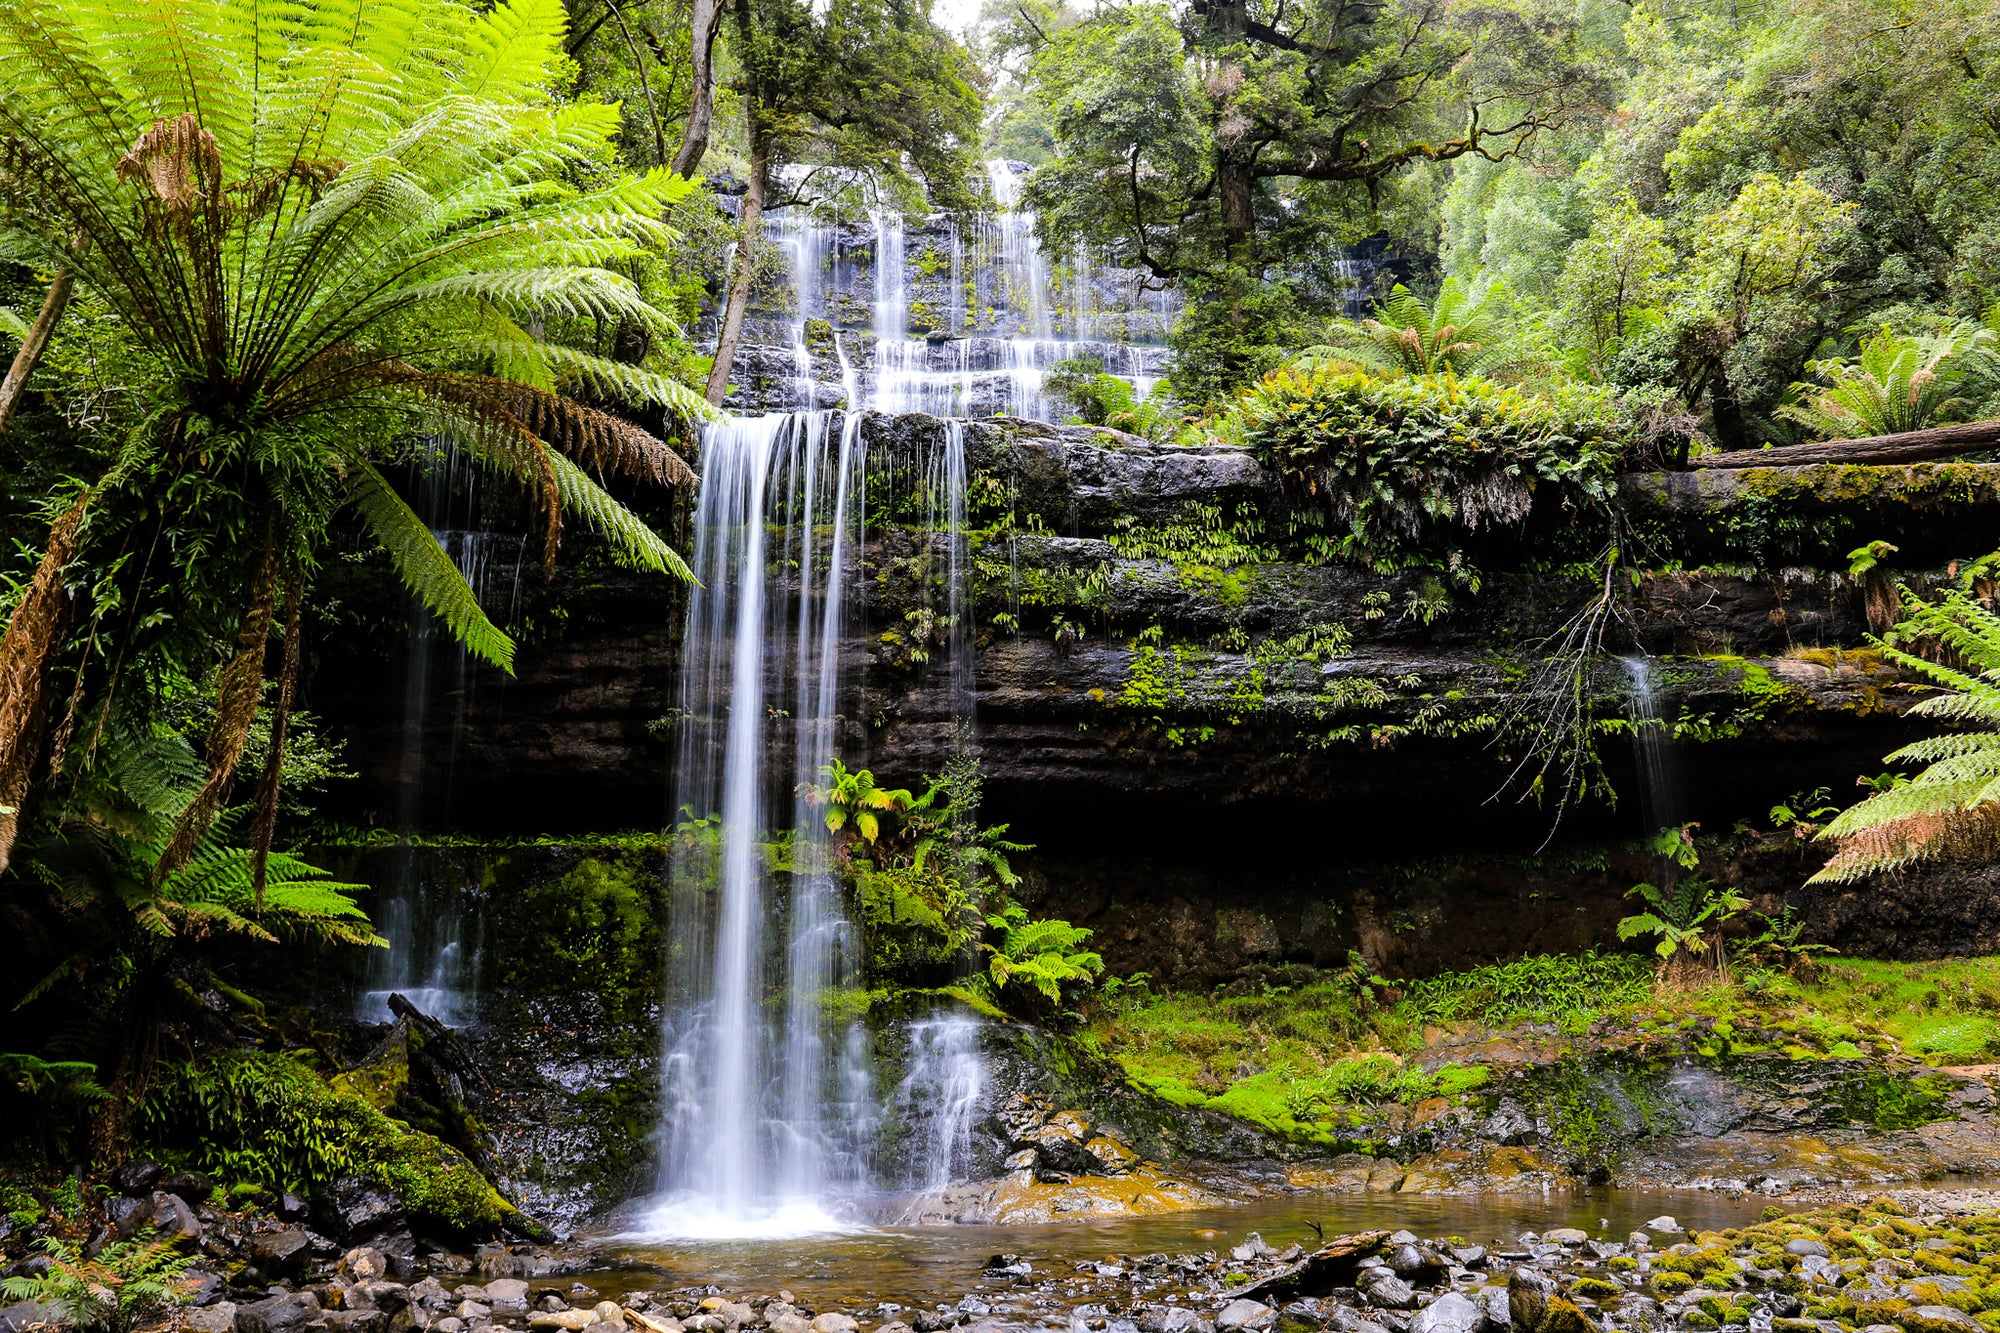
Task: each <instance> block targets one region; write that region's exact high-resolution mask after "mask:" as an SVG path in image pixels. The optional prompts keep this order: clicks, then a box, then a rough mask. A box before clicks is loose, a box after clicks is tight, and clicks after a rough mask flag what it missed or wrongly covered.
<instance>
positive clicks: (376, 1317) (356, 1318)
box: [326, 1310, 389, 1333]
mask: <svg viewBox="0 0 2000 1333" xmlns="http://www.w3.org/2000/svg"><path fill="white" fill-rule="evenodd" d="M326 1326H327V1328H328V1330H329V1331H330V1333H389V1316H388V1315H386V1314H384V1313H383V1312H382V1311H380V1310H334V1311H332V1312H330V1313H329V1314H328V1315H327V1317H326Z"/></svg>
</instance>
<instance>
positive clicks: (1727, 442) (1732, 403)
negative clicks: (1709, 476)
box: [1708, 369, 1750, 449]
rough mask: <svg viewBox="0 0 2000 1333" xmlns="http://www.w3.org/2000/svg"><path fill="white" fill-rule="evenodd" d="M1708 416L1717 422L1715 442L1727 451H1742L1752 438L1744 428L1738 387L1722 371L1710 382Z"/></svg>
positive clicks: (1716, 373)
mask: <svg viewBox="0 0 2000 1333" xmlns="http://www.w3.org/2000/svg"><path fill="white" fill-rule="evenodd" d="M1708 415H1709V417H1710V418H1711V419H1712V420H1713V421H1714V422H1715V442H1716V443H1717V444H1719V445H1721V446H1722V447H1723V448H1725V449H1741V448H1742V447H1743V446H1744V444H1745V443H1746V442H1747V441H1748V440H1749V438H1750V436H1749V433H1748V432H1747V431H1745V430H1744V428H1743V405H1742V404H1741V403H1739V402H1738V401H1737V400H1736V386H1735V385H1733V384H1731V383H1730V382H1729V377H1728V376H1727V375H1725V374H1723V373H1722V371H1721V370H1720V369H1717V370H1716V372H1715V373H1714V374H1713V375H1711V376H1710V377H1709V380H1708Z"/></svg>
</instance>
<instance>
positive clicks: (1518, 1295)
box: [1507, 1267, 1556, 1333]
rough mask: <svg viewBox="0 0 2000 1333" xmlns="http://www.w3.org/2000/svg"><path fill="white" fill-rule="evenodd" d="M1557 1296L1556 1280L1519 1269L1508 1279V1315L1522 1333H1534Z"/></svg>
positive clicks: (1531, 1269)
mask: <svg viewBox="0 0 2000 1333" xmlns="http://www.w3.org/2000/svg"><path fill="white" fill-rule="evenodd" d="M1555 1294H1556V1282H1555V1279H1554V1278H1552V1277H1550V1276H1549V1275H1548V1274H1547V1273H1544V1272H1540V1271H1539V1270H1537V1269H1533V1268H1527V1267H1522V1268H1517V1269H1515V1270H1514V1271H1513V1272H1512V1273H1511V1274H1509V1275H1508V1278H1507V1315H1508V1318H1509V1319H1510V1320H1511V1321H1512V1322H1513V1325H1514V1327H1515V1328H1517V1329H1519V1330H1521V1333H1534V1331H1535V1330H1536V1329H1538V1328H1540V1327H1541V1325H1542V1316H1543V1315H1544V1314H1546V1313H1547V1312H1548V1308H1549V1300H1550V1298H1551V1297H1553V1296H1554V1295H1555Z"/></svg>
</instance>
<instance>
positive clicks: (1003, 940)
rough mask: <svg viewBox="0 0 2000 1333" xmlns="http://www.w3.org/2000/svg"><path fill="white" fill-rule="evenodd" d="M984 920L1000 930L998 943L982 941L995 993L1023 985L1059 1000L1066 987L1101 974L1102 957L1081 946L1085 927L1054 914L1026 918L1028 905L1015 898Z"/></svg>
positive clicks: (1092, 980)
mask: <svg viewBox="0 0 2000 1333" xmlns="http://www.w3.org/2000/svg"><path fill="white" fill-rule="evenodd" d="M986 924H987V926H988V928H989V929H991V930H993V931H994V932H996V933H997V934H998V936H999V941H998V943H994V944H982V945H981V946H980V947H981V948H982V949H984V950H986V952H987V953H988V954H989V955H990V957H989V959H988V961H987V965H986V974H987V976H988V977H989V978H991V980H992V982H993V989H994V993H995V994H996V995H998V996H1001V997H1003V998H1004V997H1005V996H1006V995H1007V993H1008V992H1009V990H1010V989H1012V990H1014V991H1015V992H1017V993H1018V992H1019V991H1021V990H1023V989H1025V990H1029V991H1032V992H1034V993H1035V994H1036V995H1039V996H1040V997H1041V999H1042V1000H1043V1001H1045V1002H1046V1003H1047V1004H1048V1005H1050V1006H1059V1005H1060V1004H1061V1003H1062V1000H1063V990H1064V988H1065V987H1069V988H1071V989H1079V988H1082V987H1086V986H1092V985H1095V984H1096V982H1097V979H1098V978H1099V977H1101V976H1103V975H1104V960H1103V959H1102V958H1100V957H1099V956H1098V955H1097V954H1094V953H1092V952H1090V951H1089V950H1086V949H1083V948H1081V947H1080V946H1081V945H1082V944H1083V942H1084V941H1086V940H1088V939H1089V938H1090V936H1091V932H1090V931H1089V930H1088V929H1086V928H1085V927H1082V926H1073V925H1071V924H1070V923H1069V922H1067V921H1060V920H1056V919H1054V918H1044V919H1042V920H1039V921H1030V920H1029V919H1028V909H1027V908H1025V907H1023V906H1021V904H1019V903H1015V902H1010V903H1008V904H1007V905H1006V906H1005V907H1003V908H1001V909H1000V911H999V912H997V913H995V914H994V915H991V916H989V917H987V918H986Z"/></svg>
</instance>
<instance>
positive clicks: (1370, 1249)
mask: <svg viewBox="0 0 2000 1333" xmlns="http://www.w3.org/2000/svg"><path fill="white" fill-rule="evenodd" d="M1388 1239H1389V1233H1388V1232H1386V1231H1363V1232H1361V1233H1359V1234H1358V1235H1353V1236H1342V1237H1341V1238H1340V1239H1338V1240H1336V1241H1334V1242H1333V1243H1332V1244H1330V1245H1328V1246H1326V1247H1325V1248H1324V1249H1320V1250H1315V1251H1313V1253H1311V1254H1309V1255H1307V1256H1306V1257H1305V1258H1303V1259H1301V1260H1299V1261H1298V1262H1297V1263H1295V1264H1293V1265H1292V1266H1291V1267H1290V1268H1284V1269H1280V1270H1279V1271H1278V1272H1276V1273H1273V1274H1271V1276H1269V1277H1267V1278H1264V1279H1263V1280H1262V1281H1259V1282H1252V1283H1251V1284H1250V1285H1249V1286H1247V1287H1243V1288H1241V1289H1240V1290H1237V1291H1232V1292H1230V1293H1229V1294H1230V1295H1231V1296H1233V1297H1235V1298H1237V1299H1239V1300H1252V1301H1266V1302H1282V1301H1289V1300H1296V1299H1297V1298H1299V1297H1300V1296H1324V1295H1326V1294H1327V1293H1328V1292H1329V1291H1332V1290H1333V1289H1334V1288H1335V1287H1351V1286H1353V1285H1354V1275H1355V1274H1356V1273H1358V1272H1359V1271H1360V1270H1361V1261H1362V1260H1363V1259H1365V1258H1367V1257H1368V1256H1369V1255H1371V1254H1376V1253H1379V1252H1380V1251H1381V1249H1382V1245H1383V1242H1385V1241H1387V1240H1388Z"/></svg>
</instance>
